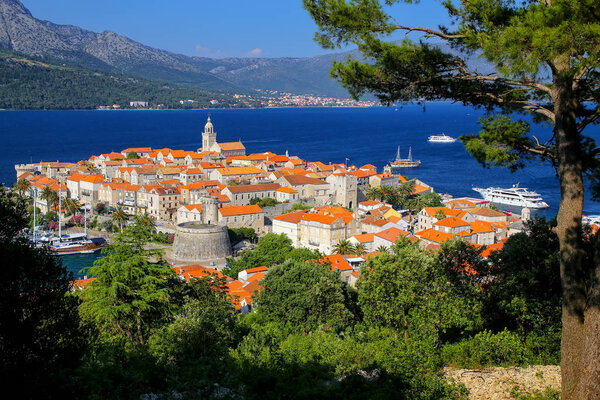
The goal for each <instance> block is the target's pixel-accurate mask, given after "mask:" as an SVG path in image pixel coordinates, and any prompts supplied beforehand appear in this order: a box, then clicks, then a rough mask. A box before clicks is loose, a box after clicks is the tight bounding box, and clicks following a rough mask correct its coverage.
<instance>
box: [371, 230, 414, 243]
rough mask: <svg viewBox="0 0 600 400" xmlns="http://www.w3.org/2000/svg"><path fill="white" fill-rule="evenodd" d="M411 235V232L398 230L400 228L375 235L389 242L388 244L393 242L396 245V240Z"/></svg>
mask: <svg viewBox="0 0 600 400" xmlns="http://www.w3.org/2000/svg"><path fill="white" fill-rule="evenodd" d="M408 235H410V233H409V232H407V231H403V230H402V229H398V228H388V229H386V230H384V231H381V232H378V233H376V234H375V236H377V237H380V238H382V239H383V240H387V241H388V242H392V243H396V240H398V238H399V237H400V236H408Z"/></svg>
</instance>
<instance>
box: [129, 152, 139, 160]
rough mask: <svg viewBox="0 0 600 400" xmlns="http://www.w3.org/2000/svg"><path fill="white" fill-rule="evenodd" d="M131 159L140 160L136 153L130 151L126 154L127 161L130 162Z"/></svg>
mask: <svg viewBox="0 0 600 400" xmlns="http://www.w3.org/2000/svg"><path fill="white" fill-rule="evenodd" d="M133 158H140V156H138V153H136V152H135V151H130V152H129V153H127V159H128V160H131V159H133Z"/></svg>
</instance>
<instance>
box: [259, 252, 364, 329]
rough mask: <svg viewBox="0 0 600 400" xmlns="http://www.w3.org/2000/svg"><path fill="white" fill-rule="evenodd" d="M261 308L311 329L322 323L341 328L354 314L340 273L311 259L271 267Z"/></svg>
mask: <svg viewBox="0 0 600 400" xmlns="http://www.w3.org/2000/svg"><path fill="white" fill-rule="evenodd" d="M261 283H262V285H263V290H262V291H261V292H260V293H259V295H258V297H257V299H256V302H257V304H258V305H259V306H258V310H259V311H258V312H259V313H261V314H264V315H266V316H267V317H268V318H270V319H272V320H273V321H277V322H283V323H286V322H289V323H291V324H292V326H295V327H301V328H302V329H304V330H305V331H310V330H313V329H316V328H318V327H319V326H322V327H324V328H326V329H334V330H339V329H342V328H344V327H346V326H347V325H348V323H349V321H350V319H351V318H352V315H351V313H350V311H349V310H348V308H347V307H346V305H345V303H344V301H345V299H344V292H343V289H342V283H341V281H340V280H339V278H338V276H337V275H336V274H334V273H332V272H330V271H329V270H328V269H327V268H323V266H322V265H319V264H315V263H312V262H292V261H289V262H286V263H284V264H281V265H277V266H274V267H272V268H270V269H269V274H268V275H267V276H266V277H265V278H264V279H263V280H262V281H261Z"/></svg>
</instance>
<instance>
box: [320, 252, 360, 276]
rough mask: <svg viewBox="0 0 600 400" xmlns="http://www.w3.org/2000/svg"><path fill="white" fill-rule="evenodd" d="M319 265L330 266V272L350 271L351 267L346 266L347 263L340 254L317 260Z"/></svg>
mask: <svg viewBox="0 0 600 400" xmlns="http://www.w3.org/2000/svg"><path fill="white" fill-rule="evenodd" d="M319 263H321V264H326V263H330V264H331V271H332V272H334V271H350V270H352V266H351V265H350V264H348V261H346V259H345V258H344V257H343V256H342V255H341V254H331V255H329V256H325V257H323V258H321V259H319Z"/></svg>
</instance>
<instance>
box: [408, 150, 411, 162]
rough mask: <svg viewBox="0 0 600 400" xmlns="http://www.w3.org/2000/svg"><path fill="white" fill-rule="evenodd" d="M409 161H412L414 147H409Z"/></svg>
mask: <svg viewBox="0 0 600 400" xmlns="http://www.w3.org/2000/svg"><path fill="white" fill-rule="evenodd" d="M408 161H412V147H409V148H408Z"/></svg>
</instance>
